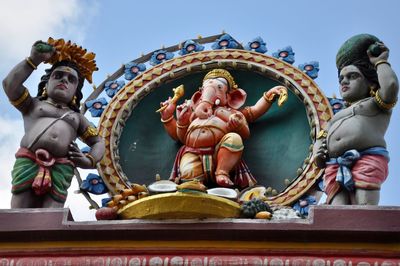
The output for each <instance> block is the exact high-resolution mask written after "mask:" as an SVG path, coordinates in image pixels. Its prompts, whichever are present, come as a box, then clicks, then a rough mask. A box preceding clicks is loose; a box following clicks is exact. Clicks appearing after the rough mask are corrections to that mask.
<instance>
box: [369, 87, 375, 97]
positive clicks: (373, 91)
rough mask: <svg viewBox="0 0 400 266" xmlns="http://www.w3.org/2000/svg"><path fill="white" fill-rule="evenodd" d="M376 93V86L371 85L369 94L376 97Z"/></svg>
mask: <svg viewBox="0 0 400 266" xmlns="http://www.w3.org/2000/svg"><path fill="white" fill-rule="evenodd" d="M375 93H376V88H375V86H370V87H369V95H371V97H375Z"/></svg>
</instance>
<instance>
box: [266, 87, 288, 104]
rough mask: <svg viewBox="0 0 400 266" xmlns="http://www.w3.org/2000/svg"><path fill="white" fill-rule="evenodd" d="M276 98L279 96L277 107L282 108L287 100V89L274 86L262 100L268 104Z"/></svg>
mask: <svg viewBox="0 0 400 266" xmlns="http://www.w3.org/2000/svg"><path fill="white" fill-rule="evenodd" d="M277 96H279V99H278V106H282V105H283V104H284V103H285V102H286V101H287V98H288V92H287V89H286V88H285V87H283V86H275V87H273V88H272V89H270V90H269V91H267V92H265V93H264V99H265V100H267V101H269V102H274V101H275V100H276V97H277Z"/></svg>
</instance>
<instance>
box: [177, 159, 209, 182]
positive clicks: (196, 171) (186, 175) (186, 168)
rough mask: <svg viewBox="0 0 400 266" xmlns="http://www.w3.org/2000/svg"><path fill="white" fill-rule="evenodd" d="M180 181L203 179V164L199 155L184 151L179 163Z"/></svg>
mask: <svg viewBox="0 0 400 266" xmlns="http://www.w3.org/2000/svg"><path fill="white" fill-rule="evenodd" d="M179 169H180V174H181V178H180V179H181V181H182V182H187V181H191V180H194V179H197V180H199V181H204V173H203V166H202V162H201V158H200V156H199V155H197V154H194V153H190V152H188V153H185V154H184V155H183V156H182V158H181V162H180V164H179Z"/></svg>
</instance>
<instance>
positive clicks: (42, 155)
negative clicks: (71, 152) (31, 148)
mask: <svg viewBox="0 0 400 266" xmlns="http://www.w3.org/2000/svg"><path fill="white" fill-rule="evenodd" d="M35 156H36V162H37V163H38V164H40V165H41V166H44V167H50V166H52V165H54V163H55V162H56V159H54V158H53V157H52V156H51V155H50V153H49V152H48V151H46V150H45V149H37V150H36V152H35Z"/></svg>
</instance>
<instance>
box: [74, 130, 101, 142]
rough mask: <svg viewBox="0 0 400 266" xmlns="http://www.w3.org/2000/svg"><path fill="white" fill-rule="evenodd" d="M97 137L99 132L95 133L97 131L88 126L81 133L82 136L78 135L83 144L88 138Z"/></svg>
mask: <svg viewBox="0 0 400 266" xmlns="http://www.w3.org/2000/svg"><path fill="white" fill-rule="evenodd" d="M98 135H99V132H98V131H97V129H96V128H95V127H93V126H88V127H87V128H86V130H85V131H84V132H83V134H82V135H80V137H79V138H80V139H81V140H82V141H83V142H85V143H86V142H87V140H88V139H89V138H92V137H97V136H98Z"/></svg>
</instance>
